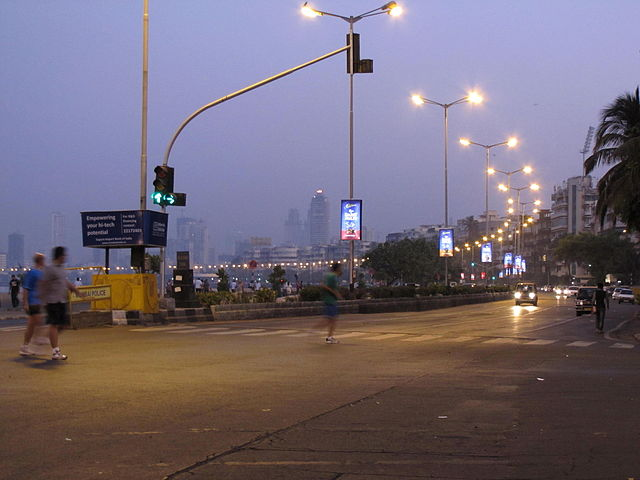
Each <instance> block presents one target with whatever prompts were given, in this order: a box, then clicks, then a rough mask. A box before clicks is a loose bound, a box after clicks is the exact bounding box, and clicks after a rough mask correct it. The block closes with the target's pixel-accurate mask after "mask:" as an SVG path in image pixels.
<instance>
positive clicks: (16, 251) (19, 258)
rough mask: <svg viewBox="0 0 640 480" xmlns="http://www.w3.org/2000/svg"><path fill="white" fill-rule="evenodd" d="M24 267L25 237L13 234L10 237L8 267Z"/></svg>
mask: <svg viewBox="0 0 640 480" xmlns="http://www.w3.org/2000/svg"><path fill="white" fill-rule="evenodd" d="M24 265H25V263H24V235H22V234H21V233H12V234H10V235H9V249H8V251H7V267H9V268H14V267H23V266H24Z"/></svg>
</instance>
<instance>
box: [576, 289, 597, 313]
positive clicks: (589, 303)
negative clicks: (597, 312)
mask: <svg viewBox="0 0 640 480" xmlns="http://www.w3.org/2000/svg"><path fill="white" fill-rule="evenodd" d="M596 289H597V287H592V286H585V287H580V288H579V289H578V293H577V294H576V316H578V317H579V316H580V315H582V314H583V313H592V312H593V294H594V293H595V291H596Z"/></svg>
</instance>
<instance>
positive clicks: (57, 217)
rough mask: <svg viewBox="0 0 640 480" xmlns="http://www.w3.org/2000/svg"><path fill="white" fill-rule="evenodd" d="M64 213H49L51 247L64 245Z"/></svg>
mask: <svg viewBox="0 0 640 480" xmlns="http://www.w3.org/2000/svg"><path fill="white" fill-rule="evenodd" d="M64 223H65V221H64V215H63V214H62V213H60V212H53V213H52V214H51V245H50V246H51V248H53V247H57V246H61V245H65V243H66V242H65V235H64Z"/></svg>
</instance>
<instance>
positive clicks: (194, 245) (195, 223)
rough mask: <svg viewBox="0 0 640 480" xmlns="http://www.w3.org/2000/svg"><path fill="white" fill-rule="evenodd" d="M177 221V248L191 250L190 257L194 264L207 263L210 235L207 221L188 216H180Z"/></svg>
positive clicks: (178, 249)
mask: <svg viewBox="0 0 640 480" xmlns="http://www.w3.org/2000/svg"><path fill="white" fill-rule="evenodd" d="M177 223H178V238H177V240H176V243H175V246H176V250H177V251H189V259H190V261H191V264H192V265H205V264H207V254H208V253H209V251H208V250H209V235H208V230H207V226H206V225H205V223H204V222H203V221H202V220H195V219H193V218H188V217H182V218H178V220H177Z"/></svg>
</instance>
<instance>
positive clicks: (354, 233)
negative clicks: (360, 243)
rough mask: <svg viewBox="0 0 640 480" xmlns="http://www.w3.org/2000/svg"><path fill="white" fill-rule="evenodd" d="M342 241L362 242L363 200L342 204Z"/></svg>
mask: <svg viewBox="0 0 640 480" xmlns="http://www.w3.org/2000/svg"><path fill="white" fill-rule="evenodd" d="M340 240H362V200H342V202H341V203H340Z"/></svg>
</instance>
